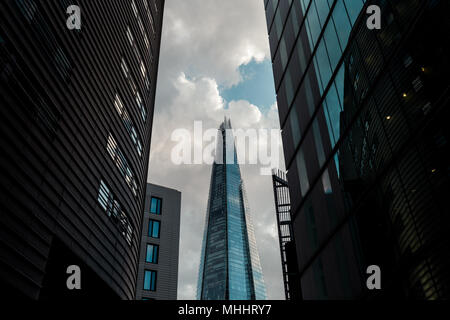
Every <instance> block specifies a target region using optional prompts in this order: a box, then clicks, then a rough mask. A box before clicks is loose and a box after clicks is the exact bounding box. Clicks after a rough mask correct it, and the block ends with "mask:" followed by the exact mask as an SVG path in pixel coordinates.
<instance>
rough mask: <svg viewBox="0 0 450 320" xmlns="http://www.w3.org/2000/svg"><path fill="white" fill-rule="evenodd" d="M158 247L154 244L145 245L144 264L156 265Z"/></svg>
mask: <svg viewBox="0 0 450 320" xmlns="http://www.w3.org/2000/svg"><path fill="white" fill-rule="evenodd" d="M158 253H159V246H158V245H156V244H147V254H146V256H145V257H146V258H145V262H148V263H158Z"/></svg>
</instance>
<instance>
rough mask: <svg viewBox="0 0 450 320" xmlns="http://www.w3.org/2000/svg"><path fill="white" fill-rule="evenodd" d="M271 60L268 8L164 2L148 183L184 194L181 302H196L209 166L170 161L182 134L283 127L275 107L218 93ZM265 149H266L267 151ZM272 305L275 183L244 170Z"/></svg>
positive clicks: (277, 288)
mask: <svg viewBox="0 0 450 320" xmlns="http://www.w3.org/2000/svg"><path fill="white" fill-rule="evenodd" d="M266 57H269V48H268V38H267V31H266V26H265V17H264V8H263V1H261V0H245V1H242V0H226V1H224V0H166V8H165V16H164V28H163V39H162V47H161V57H160V67H159V68H160V69H159V78H158V89H157V95H156V102H155V118H154V123H153V134H152V147H151V155H150V166H149V176H148V180H149V182H152V183H156V184H161V185H163V186H167V187H172V188H175V189H177V190H179V191H181V192H182V206H181V241H180V265H179V292H178V298H179V299H194V298H195V291H196V286H197V275H198V265H199V260H200V251H201V241H202V236H203V227H204V219H205V213H206V206H207V199H208V192H209V184H210V174H211V166H208V165H180V166H176V165H174V164H172V162H171V158H170V157H171V150H172V148H173V147H174V146H175V142H173V141H171V140H170V138H171V133H172V132H173V131H174V130H175V129H178V128H186V129H187V130H189V131H190V132H192V131H193V126H194V121H202V124H203V128H204V129H209V128H217V127H218V126H219V124H220V122H221V121H222V120H223V117H224V115H225V114H227V115H229V116H231V119H232V125H233V127H234V128H250V127H252V128H278V127H279V122H278V121H279V120H278V112H277V109H276V104H275V105H274V106H272V108H270V110H268V111H266V112H261V111H260V109H259V108H258V107H257V106H255V105H252V104H250V103H249V102H248V101H245V100H240V101H230V102H229V104H228V109H225V107H226V106H225V101H224V99H223V98H222V97H221V96H220V92H219V90H218V88H219V86H230V85H233V84H236V83H238V82H239V81H241V80H242V76H241V74H240V73H239V71H238V70H239V66H241V65H242V64H246V63H249V62H250V61H251V60H256V61H262V60H264V59H265V58H266ZM266 147H267V146H266ZM241 171H242V176H243V179H244V181H245V184H246V189H247V193H248V200H249V205H250V209H251V212H252V215H253V220H254V223H255V232H256V240H257V245H258V248H259V251H260V256H261V263H262V267H263V272H264V276H265V281H266V286H267V289H268V294H269V298H273V299H282V298H283V287H282V286H283V283H282V278H281V263H280V255H279V249H278V239H277V233H276V232H275V233H274V230H275V231H276V229H274V228H275V208H274V202H273V191H272V182H271V177H270V176H269V177H268V176H261V175H259V167H258V166H249V165H248V166H242V167H241Z"/></svg>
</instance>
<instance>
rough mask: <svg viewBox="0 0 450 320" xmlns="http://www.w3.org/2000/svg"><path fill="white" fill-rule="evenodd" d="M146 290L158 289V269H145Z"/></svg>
mask: <svg viewBox="0 0 450 320" xmlns="http://www.w3.org/2000/svg"><path fill="white" fill-rule="evenodd" d="M144 290H147V291H156V271H152V270H145V272H144Z"/></svg>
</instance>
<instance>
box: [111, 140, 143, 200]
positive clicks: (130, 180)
mask: <svg viewBox="0 0 450 320" xmlns="http://www.w3.org/2000/svg"><path fill="white" fill-rule="evenodd" d="M106 149H107V151H108V153H109V155H110V156H111V159H112V160H113V161H114V163H115V164H116V166H117V168H118V169H119V171H120V173H121V174H122V176H123V177H124V179H125V181H126V183H127V184H128V186H129V187H130V189H131V191H132V192H133V194H134V196H137V192H138V185H137V182H136V176H135V174H134V172H133V170H132V169H131V167H130V165H129V164H128V161H127V159H126V158H125V155H124V153H123V152H122V150H121V149H120V148H119V146H118V145H117V142H116V140H115V139H114V137H113V136H112V134H111V133H110V134H109V137H108V144H107V145H106Z"/></svg>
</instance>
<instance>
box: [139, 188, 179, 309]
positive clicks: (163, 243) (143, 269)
mask: <svg viewBox="0 0 450 320" xmlns="http://www.w3.org/2000/svg"><path fill="white" fill-rule="evenodd" d="M180 209H181V193H180V192H179V191H177V190H173V189H169V188H165V187H162V186H158V185H154V184H151V183H148V184H147V193H146V196H145V207H144V222H143V224H142V232H141V233H142V235H141V249H140V261H139V272H138V281H137V286H136V300H176V299H177V286H178V256H179V255H178V250H179V242H180Z"/></svg>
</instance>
